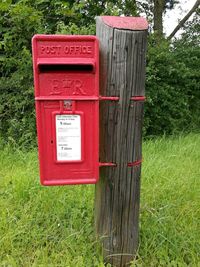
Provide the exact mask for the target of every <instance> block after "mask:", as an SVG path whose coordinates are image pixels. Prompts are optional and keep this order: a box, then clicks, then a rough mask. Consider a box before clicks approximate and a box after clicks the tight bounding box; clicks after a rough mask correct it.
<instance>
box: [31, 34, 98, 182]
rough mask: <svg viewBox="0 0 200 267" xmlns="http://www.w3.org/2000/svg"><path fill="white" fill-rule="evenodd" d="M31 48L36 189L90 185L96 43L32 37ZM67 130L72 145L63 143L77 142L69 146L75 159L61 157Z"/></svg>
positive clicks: (94, 176)
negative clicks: (37, 167) (38, 186)
mask: <svg viewBox="0 0 200 267" xmlns="http://www.w3.org/2000/svg"><path fill="white" fill-rule="evenodd" d="M32 45H33V69H34V87H35V101H36V121H37V134H38V149H39V162H40V180H41V183H42V184H43V185H65V184H92V183H96V182H97V180H98V178H99V48H98V40H97V39H96V37H94V36H67V35H35V36H34V37H33V40H32ZM68 124H69V125H72V126H73V125H75V126H76V127H75V129H76V135H77V136H76V137H75V136H73V137H72V138H77V139H70V138H71V136H70V134H68V137H67V138H69V139H67V140H77V143H76V142H74V141H73V145H74V147H76V145H77V154H76V155H75V156H63V155H68V154H69V155H72V154H73V153H72V150H73V149H72V147H70V142H69V141H66V143H64V145H63V144H62V142H64V141H63V140H64V139H63V138H66V136H64V137H63V136H62V131H69V129H68V128H67V127H68V126H66V125H68ZM56 125H57V126H56ZM62 125H63V126H62ZM77 125H78V126H77ZM72 126H69V127H72ZM79 126H80V130H79ZM62 127H63V128H62ZM56 129H57V130H56ZM73 129H74V128H73V127H72V128H71V130H70V131H72V132H73ZM70 133H71V132H70ZM67 142H68V143H67ZM79 144H80V145H79ZM62 149H64V152H62ZM70 153H71V154H70ZM61 155H62V156H61ZM66 157H67V159H66ZM70 157H71V158H72V160H70V159H69V158H70ZM63 158H64V160H63Z"/></svg>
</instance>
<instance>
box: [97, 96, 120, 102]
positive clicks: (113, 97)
mask: <svg viewBox="0 0 200 267" xmlns="http://www.w3.org/2000/svg"><path fill="white" fill-rule="evenodd" d="M99 100H111V101H119V97H118V96H99Z"/></svg>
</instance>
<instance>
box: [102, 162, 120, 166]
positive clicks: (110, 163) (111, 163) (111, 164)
mask: <svg viewBox="0 0 200 267" xmlns="http://www.w3.org/2000/svg"><path fill="white" fill-rule="evenodd" d="M116 166H117V164H116V163H113V162H99V167H116Z"/></svg>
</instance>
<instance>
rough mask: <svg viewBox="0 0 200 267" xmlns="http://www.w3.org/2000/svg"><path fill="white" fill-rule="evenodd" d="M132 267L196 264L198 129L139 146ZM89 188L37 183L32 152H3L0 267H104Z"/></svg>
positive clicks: (199, 254) (199, 262)
mask: <svg viewBox="0 0 200 267" xmlns="http://www.w3.org/2000/svg"><path fill="white" fill-rule="evenodd" d="M143 157H144V163H143V166H142V189H141V190H142V191H141V216H140V247H139V251H138V256H137V259H136V260H135V262H133V263H132V266H147V267H149V266H153V267H154V266H173V267H175V266H177V267H178V266H181V267H182V266H192V267H193V266H194V267H195V266H200V135H198V134H190V135H187V136H182V137H177V138H169V139H168V138H160V139H156V140H152V141H146V142H145V143H144V145H143ZM93 201H94V186H91V185H85V186H68V187H67V186H66V187H41V186H40V184H39V179H38V163H37V152H36V150H35V151H31V152H29V153H22V152H21V151H15V152H12V151H11V149H10V148H9V147H7V148H4V149H1V151H0V266H1V267H3V266H5V267H21V266H23V267H28V266H36V267H43V266H45V267H46V266H47V267H48V266H52V267H58V266H59V267H68V266H69V267H93V266H98V267H103V266H104V265H103V263H102V257H101V255H100V249H99V246H98V244H97V242H96V240H95V234H94V228H93V224H94V220H93Z"/></svg>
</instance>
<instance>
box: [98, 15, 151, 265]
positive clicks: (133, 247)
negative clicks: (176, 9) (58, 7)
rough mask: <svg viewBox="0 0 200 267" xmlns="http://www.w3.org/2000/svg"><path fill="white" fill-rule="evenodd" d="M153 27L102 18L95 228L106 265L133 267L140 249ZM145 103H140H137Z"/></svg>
mask: <svg viewBox="0 0 200 267" xmlns="http://www.w3.org/2000/svg"><path fill="white" fill-rule="evenodd" d="M147 28H148V24H147V22H146V20H145V19H143V18H132V17H107V16H103V17H97V28H96V29H97V33H96V34H97V37H98V38H99V41H100V95H101V96H118V97H119V100H118V101H112V100H102V101H101V102H100V161H101V162H105V163H109V162H112V163H116V167H111V166H102V167H101V171H100V181H99V183H98V184H97V185H96V196H95V197H96V199H95V224H96V231H97V234H98V236H99V237H100V238H101V240H102V242H103V255H104V259H105V262H109V263H111V265H112V266H117V267H118V266H120V267H121V266H127V264H128V263H129V262H130V261H131V260H132V259H133V258H134V255H135V253H136V251H137V249H138V221H139V219H138V218H139V200H140V172H141V164H140V160H141V158H142V154H141V145H142V118H143V106H144V103H143V101H141V100H143V98H137V97H136V98H133V97H134V96H144V84H145V54H146V39H147ZM137 100H139V101H137ZM128 165H131V166H128Z"/></svg>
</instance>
